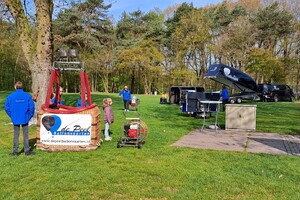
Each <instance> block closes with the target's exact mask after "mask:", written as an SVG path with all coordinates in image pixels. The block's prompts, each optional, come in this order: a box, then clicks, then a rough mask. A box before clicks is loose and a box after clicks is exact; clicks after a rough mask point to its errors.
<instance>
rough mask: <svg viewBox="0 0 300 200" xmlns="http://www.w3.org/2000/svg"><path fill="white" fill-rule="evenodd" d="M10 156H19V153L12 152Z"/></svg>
mask: <svg viewBox="0 0 300 200" xmlns="http://www.w3.org/2000/svg"><path fill="white" fill-rule="evenodd" d="M9 155H10V156H18V153H17V152H12V153H10V154H9Z"/></svg>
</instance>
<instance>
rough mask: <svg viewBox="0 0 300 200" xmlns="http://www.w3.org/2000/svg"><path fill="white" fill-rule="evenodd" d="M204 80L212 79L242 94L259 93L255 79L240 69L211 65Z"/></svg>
mask: <svg viewBox="0 0 300 200" xmlns="http://www.w3.org/2000/svg"><path fill="white" fill-rule="evenodd" d="M204 78H210V79H212V80H214V81H217V82H219V83H222V84H224V85H227V86H228V87H230V88H233V89H235V90H239V91H240V92H256V91H257V84H256V82H255V80H254V79H253V78H251V77H250V76H249V75H247V74H245V73H243V72H241V71H240V70H238V69H235V68H233V67H229V66H227V65H223V64H213V65H211V66H210V67H209V69H208V72H207V74H205V76H204Z"/></svg>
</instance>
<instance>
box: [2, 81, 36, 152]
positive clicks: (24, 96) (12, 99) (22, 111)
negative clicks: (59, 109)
mask: <svg viewBox="0 0 300 200" xmlns="http://www.w3.org/2000/svg"><path fill="white" fill-rule="evenodd" d="M34 107H35V106H34V102H33V100H32V97H31V95H30V94H29V93H27V92H24V91H23V84H22V82H21V81H18V82H16V84H15V91H14V92H13V93H11V94H10V95H8V96H7V98H6V100H5V105H4V109H5V112H6V113H7V115H8V116H9V117H10V118H11V121H12V124H13V126H14V145H13V152H12V153H11V154H10V155H12V156H17V155H18V154H19V134H20V127H21V126H22V129H23V143H24V152H25V155H26V156H30V155H33V154H35V153H34V152H32V151H31V150H30V148H29V138H28V122H29V120H30V119H31V118H32V117H33V115H34Z"/></svg>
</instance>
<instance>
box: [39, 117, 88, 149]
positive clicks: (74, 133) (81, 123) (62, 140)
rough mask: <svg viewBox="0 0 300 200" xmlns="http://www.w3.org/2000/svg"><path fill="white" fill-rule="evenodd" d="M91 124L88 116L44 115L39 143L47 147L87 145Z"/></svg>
mask: <svg viewBox="0 0 300 200" xmlns="http://www.w3.org/2000/svg"><path fill="white" fill-rule="evenodd" d="M91 124H92V116H91V115H90V114H44V115H42V117H41V124H40V141H41V143H43V144H48V145H89V144H90V143H91Z"/></svg>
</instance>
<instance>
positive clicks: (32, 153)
mask: <svg viewBox="0 0 300 200" xmlns="http://www.w3.org/2000/svg"><path fill="white" fill-rule="evenodd" d="M34 154H35V152H33V151H27V152H25V156H33V155H34Z"/></svg>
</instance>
